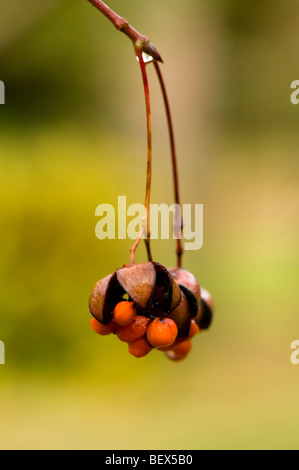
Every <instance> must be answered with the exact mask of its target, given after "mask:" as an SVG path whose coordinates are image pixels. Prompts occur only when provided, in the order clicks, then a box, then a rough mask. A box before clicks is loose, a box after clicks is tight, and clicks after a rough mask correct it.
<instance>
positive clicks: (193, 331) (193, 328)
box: [161, 319, 200, 351]
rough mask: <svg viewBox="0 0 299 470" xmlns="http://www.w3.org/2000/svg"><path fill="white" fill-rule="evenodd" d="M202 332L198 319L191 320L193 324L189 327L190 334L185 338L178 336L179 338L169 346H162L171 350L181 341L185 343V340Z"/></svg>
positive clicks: (165, 349) (164, 349)
mask: <svg viewBox="0 0 299 470" xmlns="http://www.w3.org/2000/svg"><path fill="white" fill-rule="evenodd" d="M199 332H200V329H199V326H198V325H197V323H196V321H195V320H193V319H192V320H191V324H190V329H189V333H188V336H187V337H185V338H183V337H177V339H176V340H175V342H174V343H173V344H172V345H171V346H168V347H167V348H163V349H162V348H161V350H162V351H170V350H173V347H174V346H178V345H179V344H181V343H184V342H185V341H187V340H189V339H191V338H193V337H194V336H195V335H197V333H199Z"/></svg>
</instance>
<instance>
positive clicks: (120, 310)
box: [89, 263, 212, 361]
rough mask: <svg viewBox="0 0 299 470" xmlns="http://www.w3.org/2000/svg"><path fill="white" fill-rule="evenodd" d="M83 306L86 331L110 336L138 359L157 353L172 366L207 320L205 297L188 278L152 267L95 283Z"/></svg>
mask: <svg viewBox="0 0 299 470" xmlns="http://www.w3.org/2000/svg"><path fill="white" fill-rule="evenodd" d="M203 292H204V294H202V293H203ZM125 296H126V297H128V298H127V299H126V300H124V297H125ZM204 298H205V299H206V300H204ZM89 307H90V311H91V313H92V315H93V318H92V319H91V326H92V329H93V330H94V331H95V332H96V333H98V334H100V335H109V334H114V335H116V336H117V337H118V339H119V340H120V341H123V342H126V343H127V344H128V349H129V353H130V354H132V355H133V356H135V357H138V358H139V357H144V356H146V355H147V354H149V353H150V352H151V351H152V350H153V349H157V350H159V351H162V352H164V353H165V355H166V356H167V357H168V358H169V359H170V360H172V361H180V360H182V359H184V358H185V357H186V356H187V355H188V354H189V352H190V350H191V339H192V338H193V337H194V336H195V335H197V333H199V331H201V330H204V329H207V328H208V327H209V325H210V323H211V318H212V303H211V300H210V296H209V294H208V293H207V291H203V290H201V289H200V287H199V285H198V283H197V281H196V279H195V278H194V276H193V275H192V274H191V273H189V272H188V271H186V270H182V269H178V268H172V269H169V270H167V269H166V268H164V267H163V266H162V265H159V264H158V263H143V264H142V265H133V266H124V267H123V268H121V269H120V270H118V271H116V273H114V274H113V275H110V276H107V277H106V278H104V279H102V280H101V281H98V283H97V284H96V285H95V287H94V289H93V291H92V293H91V296H90V301H89Z"/></svg>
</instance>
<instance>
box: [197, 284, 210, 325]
mask: <svg viewBox="0 0 299 470" xmlns="http://www.w3.org/2000/svg"><path fill="white" fill-rule="evenodd" d="M213 313H214V302H213V299H212V297H211V294H210V293H209V292H208V291H207V290H206V289H203V288H201V302H200V304H199V306H198V312H197V315H196V316H195V317H194V320H195V321H196V323H197V324H198V326H199V328H200V330H207V329H208V328H209V327H210V325H211V323H212V320H213Z"/></svg>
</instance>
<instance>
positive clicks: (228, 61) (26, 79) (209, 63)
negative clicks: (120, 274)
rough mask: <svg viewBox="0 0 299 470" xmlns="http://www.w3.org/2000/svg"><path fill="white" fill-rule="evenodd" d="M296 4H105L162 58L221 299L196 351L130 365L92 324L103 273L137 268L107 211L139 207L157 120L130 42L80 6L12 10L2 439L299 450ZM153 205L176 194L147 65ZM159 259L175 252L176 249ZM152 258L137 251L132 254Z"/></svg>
mask: <svg viewBox="0 0 299 470" xmlns="http://www.w3.org/2000/svg"><path fill="white" fill-rule="evenodd" d="M297 3H298V2H297V1H296V0H286V1H285V2H283V3H282V2H281V1H278V0H272V1H271V2H270V1H266V0H263V1H260V0H259V1H258V0H251V1H248V0H246V1H243V2H239V1H237V0H210V1H207V0H185V1H184V2H181V1H179V0H165V1H162V2H161V0H159V1H158V0H152V1H151V2H143V3H142V5H141V4H140V2H138V1H137V0H130V1H123V0H122V1H120V0H111V1H110V2H109V5H110V6H111V8H113V9H115V10H116V11H117V12H118V13H119V14H120V15H122V16H124V17H126V18H127V19H128V20H129V22H130V23H131V24H132V25H133V26H134V27H135V28H137V29H138V30H139V31H141V32H142V33H144V34H146V35H148V36H149V37H150V38H151V40H152V41H153V43H154V44H155V45H156V46H157V47H158V49H159V51H160V53H161V54H162V56H163V58H164V62H165V64H164V65H163V73H164V76H165V80H166V83H167V87H168V91H169V97H170V101H171V107H172V111H173V117H174V125H175V131H176V140H177V147H178V155H179V170H180V186H181V195H182V202H184V203H202V204H204V246H203V248H202V249H201V250H200V251H198V252H186V254H185V258H184V265H185V267H186V268H187V269H189V270H190V271H192V272H193V273H194V274H195V275H196V277H197V278H198V280H199V282H200V284H201V285H203V286H204V287H206V288H207V289H209V290H210V291H211V293H212V294H213V297H214V300H215V303H216V316H215V321H214V324H213V326H212V328H211V330H210V331H209V332H207V333H204V334H202V336H199V337H197V338H196V339H195V340H194V341H193V350H192V353H191V355H190V356H189V358H188V359H187V360H186V361H183V362H181V363H171V362H170V361H168V360H167V359H166V358H165V357H164V356H162V355H161V353H159V352H157V351H154V352H153V353H151V354H150V355H149V356H147V357H146V358H144V359H140V360H137V359H135V358H133V357H131V356H129V354H128V353H127V346H126V345H125V344H124V343H121V342H120V341H117V340H116V338H115V337H103V338H101V337H99V336H97V335H95V334H94V333H93V332H92V331H91V328H90V323H89V321H90V314H89V311H88V297H89V293H90V291H91V289H92V287H93V285H94V283H95V282H96V281H97V280H98V279H100V278H101V277H104V276H105V275H106V274H109V273H111V272H113V271H114V270H115V269H117V268H118V267H119V266H121V265H122V264H124V263H126V262H128V259H129V247H130V244H131V241H130V240H121V241H113V240H108V241H99V240H97V239H96V237H95V233H94V229H95V224H96V221H97V219H96V217H95V208H96V207H97V205H98V204H101V203H110V204H113V205H115V204H116V203H117V196H118V195H126V196H127V199H128V204H131V203H133V202H141V203H143V198H144V184H145V170H146V161H145V160H146V129H145V110H144V97H143V90H142V83H141V76H140V71H139V68H138V64H137V62H136V60H135V58H134V53H133V48H132V45H131V44H130V42H129V40H128V39H127V38H126V37H125V36H124V35H122V34H120V33H118V32H117V31H115V30H114V28H113V27H112V25H111V24H109V22H108V20H107V19H106V18H104V17H103V16H102V15H101V14H100V13H99V12H98V11H97V10H96V9H95V8H93V7H92V6H91V5H90V4H89V3H88V2H87V1H86V0H77V1H75V2H70V1H66V0H61V1H57V0H49V1H48V2H40V1H38V0H27V2H26V9H25V8H24V5H23V2H21V1H20V0H11V1H10V2H6V3H4V2H2V3H1V6H0V80H3V81H4V82H5V85H6V104H5V105H4V106H0V216H1V225H0V250H1V251H0V256H1V270H0V280H1V289H0V312H1V313H0V340H2V341H4V343H5V346H6V365H2V366H0V381H1V382H0V383H1V386H0V416H1V426H0V428H1V430H0V448H2V449H21V448H23V449H65V448H69V449H76V448H77V449H214V448H216V449H219V448H220V449H239V448H240V449H246V448H254V449H261V448H274V449H275V448H290V449H296V448H298V447H299V442H298V441H299V437H298V422H299V402H298V391H299V390H298V389H299V365H298V366H293V365H292V364H291V362H290V354H291V349H290V344H291V342H292V341H293V340H295V339H298V338H299V317H298V303H299V292H298V279H299V277H298V274H299V273H298V261H299V250H298V232H299V185H298V170H299V161H298V143H299V138H298V113H299V107H296V106H294V105H292V104H291V103H290V94H291V90H290V84H291V82H292V81H293V80H296V79H299V66H298V57H297V56H298V52H297V51H298V47H299V36H298V21H299V10H298V4H297ZM148 70H149V78H150V85H151V94H152V106H153V136H154V141H153V145H154V162H153V163H154V172H153V194H152V202H166V203H168V202H169V203H170V202H172V181H171V166H170V157H169V148H168V137H167V127H166V122H165V113H164V110H163V107H162V99H161V94H160V91H159V88H158V85H157V80H156V77H155V75H154V73H153V70H152V69H151V68H150V67H149V68H148ZM152 247H153V253H154V257H155V260H157V261H159V262H161V263H162V264H164V265H166V266H171V265H173V264H174V263H175V256H174V249H175V245H174V242H173V241H154V242H153V244H152ZM144 260H145V250H144V247H143V246H141V247H140V248H139V250H138V252H137V261H144Z"/></svg>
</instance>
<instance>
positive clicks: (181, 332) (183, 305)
mask: <svg viewBox="0 0 299 470" xmlns="http://www.w3.org/2000/svg"><path fill="white" fill-rule="evenodd" d="M169 272H170V273H171V274H172V275H173V277H174V279H175V280H176V282H177V283H178V284H179V286H180V289H181V292H182V297H181V302H180V304H179V306H178V307H177V308H176V309H175V310H174V311H173V312H172V313H171V314H170V318H171V319H172V320H174V321H175V323H176V324H177V327H178V336H179V337H181V338H184V337H187V336H188V333H189V330H190V325H191V320H192V318H194V317H195V316H196V315H197V314H198V305H199V302H200V298H201V297H200V295H201V294H200V287H199V284H198V282H197V280H196V278H195V277H194V276H193V274H191V273H190V272H189V271H187V270H186V269H182V268H169Z"/></svg>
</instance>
